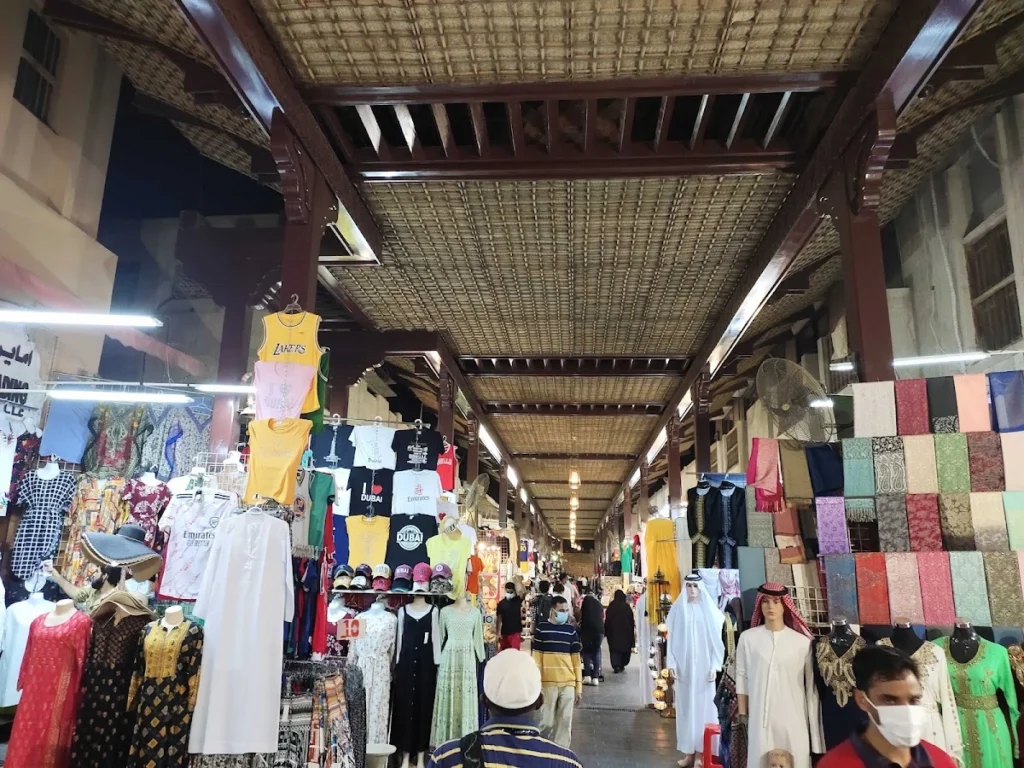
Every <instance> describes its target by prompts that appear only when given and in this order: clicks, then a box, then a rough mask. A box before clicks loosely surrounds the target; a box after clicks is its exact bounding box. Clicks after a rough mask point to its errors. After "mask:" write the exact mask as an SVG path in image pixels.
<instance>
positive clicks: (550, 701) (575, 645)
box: [532, 596, 583, 747]
mask: <svg viewBox="0 0 1024 768" xmlns="http://www.w3.org/2000/svg"><path fill="white" fill-rule="evenodd" d="M532 647H533V660H534V661H536V662H537V666H538V667H539V668H540V679H541V685H542V686H543V691H544V703H543V705H542V706H541V708H540V732H541V733H542V734H543V735H544V736H545V737H546V738H549V739H551V740H552V741H553V742H555V743H556V744H561V745H562V746H563V747H568V746H569V745H570V744H571V743H572V714H573V709H574V708H575V707H576V706H578V705H579V703H580V701H582V700H583V666H582V663H581V661H580V652H581V650H582V645H581V643H580V636H579V633H578V632H577V631H576V627H574V626H573V625H572V624H570V623H569V603H568V601H567V600H566V599H565V598H564V597H561V596H556V597H555V598H554V599H553V600H552V601H551V614H550V617H549V620H548V621H545V622H542V623H541V624H540V625H538V627H537V629H536V630H535V631H534V633H533V646H532Z"/></svg>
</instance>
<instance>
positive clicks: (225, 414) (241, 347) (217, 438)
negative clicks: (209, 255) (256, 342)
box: [210, 292, 252, 458]
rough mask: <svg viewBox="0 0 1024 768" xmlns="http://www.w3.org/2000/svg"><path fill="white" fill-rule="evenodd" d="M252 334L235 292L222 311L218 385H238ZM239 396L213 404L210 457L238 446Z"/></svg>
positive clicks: (239, 295)
mask: <svg viewBox="0 0 1024 768" xmlns="http://www.w3.org/2000/svg"><path fill="white" fill-rule="evenodd" d="M251 333H252V309H251V308H250V307H249V305H248V303H247V302H246V297H245V294H244V293H241V292H238V293H236V294H235V295H234V297H233V298H232V299H231V300H230V301H228V302H227V304H226V305H225V307H224V324H223V326H222V327H221V334H220V357H219V359H218V362H217V381H218V383H221V384H238V383H240V382H241V380H242V376H244V375H245V372H246V369H247V367H248V365H249V335H250V334H251ZM238 397H239V396H238V395H218V396H217V397H216V398H214V401H213V416H212V420H211V423H210V453H212V454H214V456H215V457H218V458H222V457H225V456H227V454H228V451H233V450H234V449H235V445H236V443H237V442H238Z"/></svg>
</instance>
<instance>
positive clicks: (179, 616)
mask: <svg viewBox="0 0 1024 768" xmlns="http://www.w3.org/2000/svg"><path fill="white" fill-rule="evenodd" d="M184 620H185V614H184V613H183V612H182V610H181V607H180V606H177V605H172V606H171V607H170V608H168V609H167V611H166V612H165V613H164V617H163V618H162V619H160V626H162V627H163V628H164V629H173V628H174V627H176V626H178V625H179V624H181V622H182V621H184Z"/></svg>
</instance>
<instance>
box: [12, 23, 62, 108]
mask: <svg viewBox="0 0 1024 768" xmlns="http://www.w3.org/2000/svg"><path fill="white" fill-rule="evenodd" d="M59 59H60V38H58V37H57V35H56V33H55V32H54V31H53V30H52V29H50V27H49V25H47V23H46V22H45V21H44V20H43V17H42V16H40V15H39V14H38V13H36V12H35V11H33V10H30V11H29V12H28V23H27V24H26V25H25V38H24V39H23V40H22V43H21V59H20V60H19V61H18V75H17V78H16V79H15V81H14V98H15V99H17V100H18V102H19V103H20V104H21V105H22V106H24V107H25V108H26V109H27V110H28V111H29V112H31V113H32V114H33V115H35V116H36V117H37V118H39V119H40V120H41V121H42V122H44V123H48V122H49V118H50V102H51V100H52V98H53V89H54V86H55V85H56V82H57V62H58V60H59Z"/></svg>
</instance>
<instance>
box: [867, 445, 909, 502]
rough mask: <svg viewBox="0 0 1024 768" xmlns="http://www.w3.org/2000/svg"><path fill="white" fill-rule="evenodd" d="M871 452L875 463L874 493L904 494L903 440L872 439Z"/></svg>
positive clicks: (905, 485)
mask: <svg viewBox="0 0 1024 768" xmlns="http://www.w3.org/2000/svg"><path fill="white" fill-rule="evenodd" d="M871 451H872V454H873V457H874V461H875V493H876V494H882V493H906V492H907V470H906V467H905V466H904V463H903V461H904V459H903V438H901V437H875V438H872V440H871Z"/></svg>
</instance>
